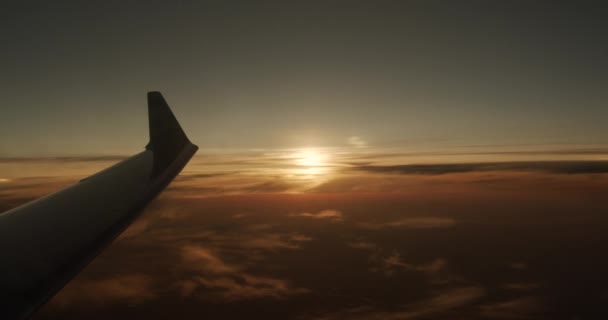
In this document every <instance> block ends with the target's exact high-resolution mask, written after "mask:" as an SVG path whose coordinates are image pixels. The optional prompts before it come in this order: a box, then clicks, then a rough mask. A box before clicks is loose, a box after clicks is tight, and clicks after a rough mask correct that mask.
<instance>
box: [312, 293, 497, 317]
mask: <svg viewBox="0 0 608 320" xmlns="http://www.w3.org/2000/svg"><path fill="white" fill-rule="evenodd" d="M484 295H485V290H484V289H483V288H482V287H479V286H467V287H457V288H450V289H446V290H444V291H440V292H438V293H437V294H436V295H435V296H433V297H431V298H429V299H426V300H423V301H420V302H415V303H411V304H407V305H403V306H400V307H399V308H391V309H392V310H383V309H379V308H377V307H373V306H363V307H356V308H351V309H348V310H344V311H339V312H334V313H328V314H325V315H321V316H319V317H317V318H315V319H317V320H336V319H351V320H410V319H423V318H424V319H426V318H431V317H433V316H436V315H440V314H444V313H446V312H449V311H452V310H454V309H458V308H461V307H465V306H467V305H470V304H472V303H473V302H475V301H477V300H479V299H480V298H482V297H483V296H484Z"/></svg>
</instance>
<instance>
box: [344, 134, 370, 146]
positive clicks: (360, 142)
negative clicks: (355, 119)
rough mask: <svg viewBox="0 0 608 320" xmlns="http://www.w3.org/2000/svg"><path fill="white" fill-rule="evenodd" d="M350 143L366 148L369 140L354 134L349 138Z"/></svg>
mask: <svg viewBox="0 0 608 320" xmlns="http://www.w3.org/2000/svg"><path fill="white" fill-rule="evenodd" d="M348 144H350V145H351V146H353V147H355V148H365V147H367V141H365V140H363V139H361V138H360V137H357V136H352V137H349V138H348Z"/></svg>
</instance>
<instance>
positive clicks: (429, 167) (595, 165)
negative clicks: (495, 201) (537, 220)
mask: <svg viewBox="0 0 608 320" xmlns="http://www.w3.org/2000/svg"><path fill="white" fill-rule="evenodd" d="M353 168H354V169H355V170H358V171H365V172H372V173H400V174H420V175H439V174H449V173H467V172H485V171H538V172H547V173H558V174H591V173H608V161H536V162H533V161H528V162H524V161H522V162H487V163H449V164H406V165H391V166H379V165H360V166H355V167H353Z"/></svg>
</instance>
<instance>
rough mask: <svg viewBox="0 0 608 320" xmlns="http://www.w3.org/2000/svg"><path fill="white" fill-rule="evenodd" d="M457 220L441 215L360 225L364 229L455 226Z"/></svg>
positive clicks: (362, 223)
mask: <svg viewBox="0 0 608 320" xmlns="http://www.w3.org/2000/svg"><path fill="white" fill-rule="evenodd" d="M455 223H456V221H455V220H454V219H452V218H441V217H410V218H403V219H399V220H394V221H387V222H361V223H359V224H358V226H359V227H361V228H364V229H371V230H379V229H385V228H410V229H428V228H448V227H451V226H453V225H454V224H455Z"/></svg>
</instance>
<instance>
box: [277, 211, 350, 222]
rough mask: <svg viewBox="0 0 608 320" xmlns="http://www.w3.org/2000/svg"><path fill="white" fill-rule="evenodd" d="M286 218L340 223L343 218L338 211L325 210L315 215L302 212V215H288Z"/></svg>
mask: <svg viewBox="0 0 608 320" xmlns="http://www.w3.org/2000/svg"><path fill="white" fill-rule="evenodd" d="M288 216H290V217H305V218H311V219H327V220H332V221H342V220H343V216H342V212H340V211H338V210H332V209H326V210H321V211H319V212H317V213H310V212H302V213H290V214H289V215H288Z"/></svg>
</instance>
